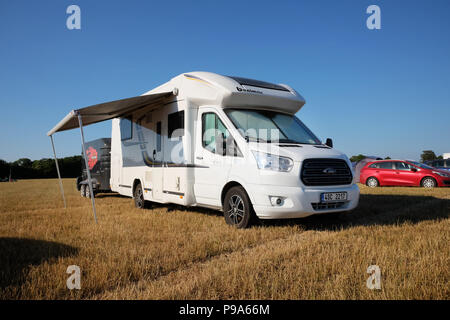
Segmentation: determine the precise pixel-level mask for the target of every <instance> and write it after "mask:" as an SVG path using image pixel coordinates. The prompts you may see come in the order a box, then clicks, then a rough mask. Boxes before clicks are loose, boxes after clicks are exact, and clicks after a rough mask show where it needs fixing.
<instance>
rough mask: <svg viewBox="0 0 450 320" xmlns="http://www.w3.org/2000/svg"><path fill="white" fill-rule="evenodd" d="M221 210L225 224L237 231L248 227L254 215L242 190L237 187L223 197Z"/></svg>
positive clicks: (245, 193)
mask: <svg viewBox="0 0 450 320" xmlns="http://www.w3.org/2000/svg"><path fill="white" fill-rule="evenodd" d="M223 209H224V210H223V211H224V216H225V221H226V223H227V224H229V225H232V226H234V227H236V228H238V229H243V228H247V227H249V226H250V223H251V218H252V217H253V215H254V213H253V208H252V204H251V202H250V199H249V198H248V195H247V192H245V190H244V188H242V187H240V186H237V187H233V188H231V189H230V190H228V192H227V194H226V195H225V199H224V205H223Z"/></svg>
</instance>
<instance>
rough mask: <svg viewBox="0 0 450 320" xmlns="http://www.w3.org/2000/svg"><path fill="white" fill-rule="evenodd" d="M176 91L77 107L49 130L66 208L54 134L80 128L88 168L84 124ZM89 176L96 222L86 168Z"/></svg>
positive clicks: (122, 113) (119, 114) (160, 99)
mask: <svg viewBox="0 0 450 320" xmlns="http://www.w3.org/2000/svg"><path fill="white" fill-rule="evenodd" d="M173 95H174V92H172V91H169V92H160V93H154V94H148V95H143V96H137V97H132V98H127V99H122V100H115V101H110V102H105V103H100V104H96V105H93V106H89V107H85V108H82V109H76V110H72V111H70V112H69V114H68V115H67V116H65V117H64V119H62V120H61V121H60V122H59V123H58V124H57V125H56V126H55V127H54V128H53V129H52V130H50V131H49V132H47V135H48V136H50V140H51V142H52V148H53V155H54V157H55V163H56V171H57V173H58V178H59V187H60V189H61V194H62V198H63V201H64V208H66V199H65V196H64V188H63V184H62V180H61V173H60V171H59V166H58V158H57V157H56V151H55V144H54V141H53V134H54V133H56V132H59V131H65V130H70V129H75V128H80V133H81V145H82V147H83V156H84V161H85V165H86V168H89V165H88V158H87V155H86V148H85V143H84V133H83V126H85V125H90V124H93V123H97V122H101V121H106V120H110V119H113V118H118V117H122V116H125V115H128V114H129V113H131V112H133V111H135V110H138V109H140V108H143V107H147V106H150V105H153V104H160V103H164V102H165V101H166V99H168V98H169V97H171V96H173ZM86 173H87V176H88V184H89V191H90V198H91V202H92V211H93V213H94V219H95V223H97V213H96V210H95V200H94V189H93V187H92V179H91V173H90V170H86Z"/></svg>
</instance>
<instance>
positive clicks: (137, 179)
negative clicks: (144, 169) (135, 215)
mask: <svg viewBox="0 0 450 320" xmlns="http://www.w3.org/2000/svg"><path fill="white" fill-rule="evenodd" d="M138 184H140V185H141V187H142V188H143V185H142V182H141V179H139V178H135V179H134V181H133V186H132V188H131V196H132V197H134V191H135V190H136V187H137V185H138Z"/></svg>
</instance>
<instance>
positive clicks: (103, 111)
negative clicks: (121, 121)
mask: <svg viewBox="0 0 450 320" xmlns="http://www.w3.org/2000/svg"><path fill="white" fill-rule="evenodd" d="M172 95H173V93H172V91H170V92H161V93H155V94H149V95H144V96H137V97H132V98H127V99H122V100H115V101H110V102H105V103H100V104H96V105H93V106H89V107H85V108H82V109H77V110H72V111H70V112H69V114H68V115H67V116H65V117H64V119H62V120H61V121H60V122H59V123H58V124H57V125H56V126H55V127H54V128H53V129H52V130H50V131H49V132H48V133H47V135H48V136H51V135H53V134H54V133H55V132H59V131H64V130H70V129H74V128H78V127H79V123H78V115H81V116H82V119H83V126H87V125H89V124H93V123H97V122H101V121H105V120H110V119H113V118H118V117H121V116H124V115H127V114H128V113H131V112H133V111H135V110H137V109H139V108H142V107H145V106H147V105H150V104H154V103H158V102H163V101H164V100H165V99H167V98H169V97H170V96H172Z"/></svg>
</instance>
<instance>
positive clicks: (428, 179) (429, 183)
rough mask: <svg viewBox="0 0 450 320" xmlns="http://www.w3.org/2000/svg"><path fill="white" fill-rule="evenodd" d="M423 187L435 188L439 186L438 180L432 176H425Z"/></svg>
mask: <svg viewBox="0 0 450 320" xmlns="http://www.w3.org/2000/svg"><path fill="white" fill-rule="evenodd" d="M421 185H422V187H424V188H434V187H436V186H437V183H436V180H434V178H432V177H425V178H423V179H422V183H421Z"/></svg>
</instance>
